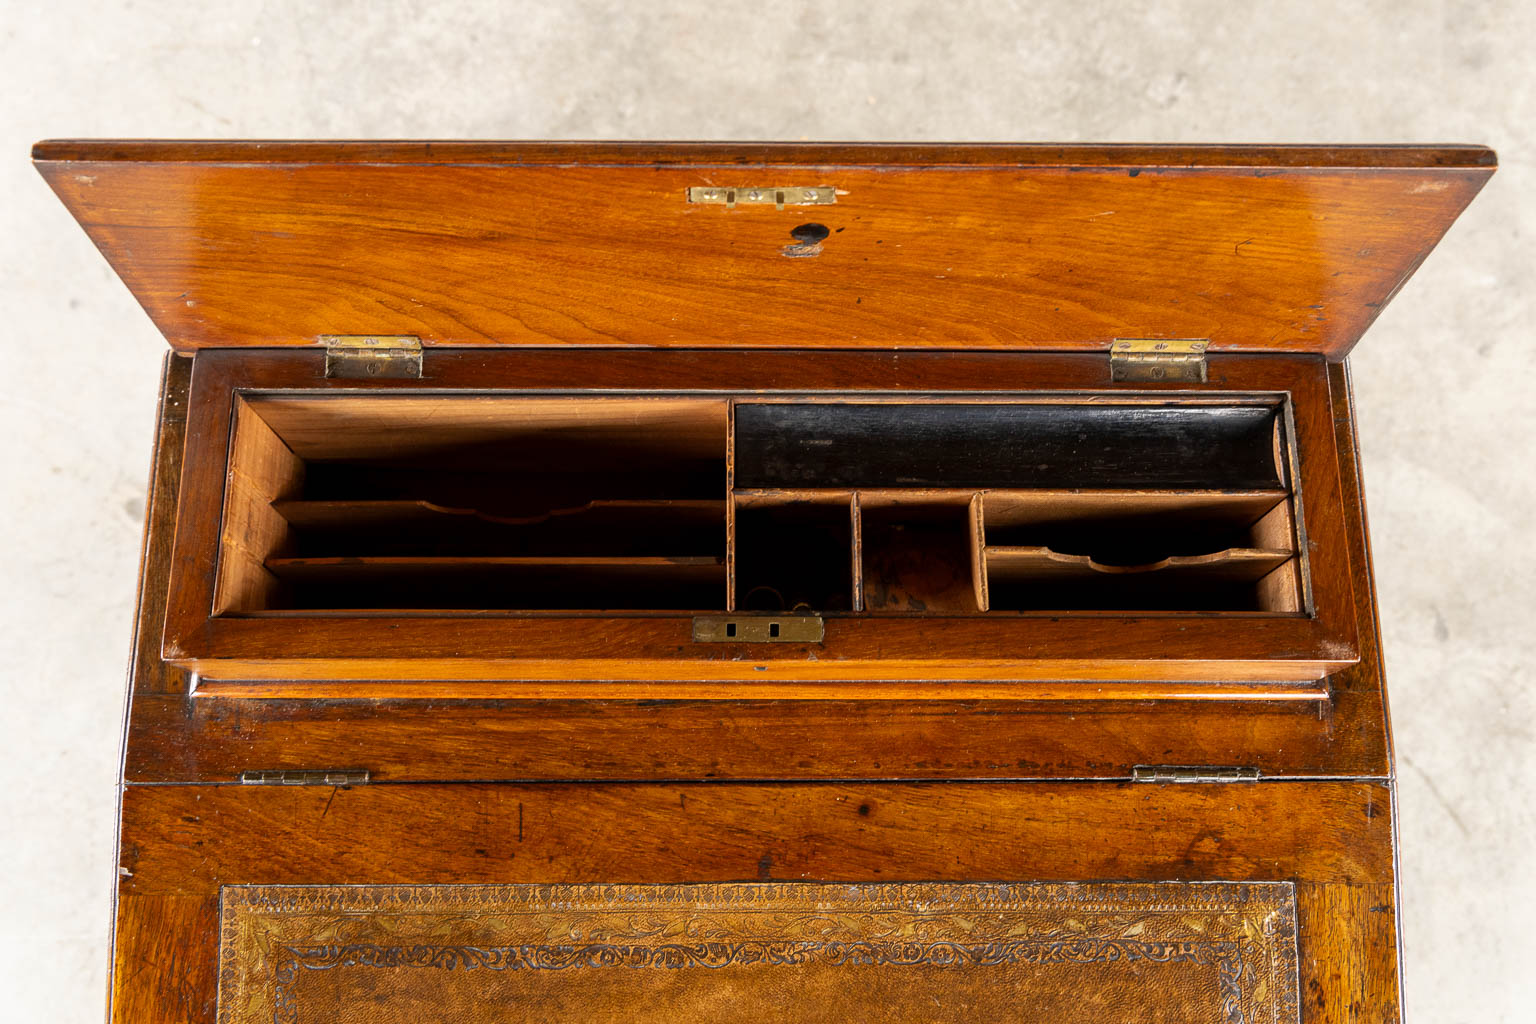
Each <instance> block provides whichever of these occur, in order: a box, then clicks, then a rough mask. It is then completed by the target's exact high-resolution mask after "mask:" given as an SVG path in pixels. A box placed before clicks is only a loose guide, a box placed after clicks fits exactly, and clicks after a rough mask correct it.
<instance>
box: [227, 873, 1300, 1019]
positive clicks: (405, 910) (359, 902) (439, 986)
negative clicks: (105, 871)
mask: <svg viewBox="0 0 1536 1024" xmlns="http://www.w3.org/2000/svg"><path fill="white" fill-rule="evenodd" d="M1295 922H1296V915H1295V904H1294V896H1293V892H1292V887H1291V885H1290V884H1289V883H1248V884H1235V883H1127V884H1072V883H1021V884H1007V883H979V884H918V883H910V884H891V885H846V884H842V885H817V884H805V883H748V884H724V885H714V884H705V885H502V886H409V887H399V886H231V887H226V888H225V889H224V890H223V918H222V939H221V943H220V952H219V970H220V974H219V1021H220V1024H255V1022H257V1021H260V1022H263V1024H265V1022H276V1024H311V1022H338V1024H363V1022H368V1024H395V1022H406V1021H420V1020H440V1021H453V1022H464V1024H468V1022H480V1021H496V1022H504V1021H541V1022H565V1021H571V1022H576V1021H581V1022H607V1021H612V1022H620V1021H674V1020H710V1021H717V1022H729V1021H740V1022H751V1024H769V1022H777V1021H784V1022H790V1021H794V1022H815V1021H826V1022H833V1021H850V1020H859V1021H871V1022H878V1021H892V1022H895V1021H913V1020H922V1021H967V1022H977V1024H980V1022H990V1021H1005V1020H1006V1021H1050V1022H1052V1024H1072V1022H1077V1021H1082V1022H1088V1021H1095V1022H1102V1021H1126V1022H1131V1021H1135V1022H1156V1021H1168V1022H1174V1021H1177V1022H1187V1024H1194V1022H1204V1021H1210V1022H1213V1024H1238V1022H1268V1024H1278V1022H1281V1021H1284V1022H1288V1024H1293V1022H1295V1021H1296V1020H1297V1019H1298V1003H1297V957H1296V924H1295Z"/></svg>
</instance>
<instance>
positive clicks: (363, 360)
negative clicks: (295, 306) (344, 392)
mask: <svg viewBox="0 0 1536 1024" xmlns="http://www.w3.org/2000/svg"><path fill="white" fill-rule="evenodd" d="M320 344H322V345H324V346H325V375H326V376H327V377H342V378H346V379H354V378H355V379H363V380H367V379H377V378H391V379H396V380H399V379H407V380H418V379H420V377H421V339H420V338H417V337H416V336H414V335H410V334H322V335H321V336H320Z"/></svg>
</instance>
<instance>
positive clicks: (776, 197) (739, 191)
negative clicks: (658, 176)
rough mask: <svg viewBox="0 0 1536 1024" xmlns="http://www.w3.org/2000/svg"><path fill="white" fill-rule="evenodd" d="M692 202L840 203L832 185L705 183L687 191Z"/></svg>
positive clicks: (742, 203) (761, 203)
mask: <svg viewBox="0 0 1536 1024" xmlns="http://www.w3.org/2000/svg"><path fill="white" fill-rule="evenodd" d="M688 201H689V202H690V203H707V204H711V205H715V206H773V207H776V208H778V209H780V210H782V209H784V207H786V206H824V205H826V204H828V203H835V202H837V189H835V188H831V187H829V186H825V185H823V186H818V187H816V188H804V187H801V186H793V187H788V186H783V185H774V186H770V187H766V188H724V187H716V186H713V185H702V186H697V187H694V188H690V189H689V190H688Z"/></svg>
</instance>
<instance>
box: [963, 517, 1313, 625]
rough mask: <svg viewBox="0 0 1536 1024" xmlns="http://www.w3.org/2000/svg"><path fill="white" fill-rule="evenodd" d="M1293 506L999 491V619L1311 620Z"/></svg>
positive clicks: (989, 578) (990, 553) (995, 531)
mask: <svg viewBox="0 0 1536 1024" xmlns="http://www.w3.org/2000/svg"><path fill="white" fill-rule="evenodd" d="M1294 502H1295V498H1294V496H1293V495H1292V494H1291V493H1290V492H1289V491H1287V490H1279V489H1272V490H1254V491H1068V492H1053V491H999V492H987V493H986V494H984V495H983V496H982V513H981V529H982V536H983V539H982V541H981V543H982V545H983V552H982V553H983V564H984V569H985V573H986V590H987V600H988V606H989V607H990V608H991V609H993V610H1024V611H1033V610H1079V611H1196V612H1211V611H1223V612H1258V613H1268V614H1297V613H1300V612H1302V611H1303V609H1304V601H1303V594H1302V586H1301V584H1302V580H1303V578H1304V573H1303V569H1302V566H1303V563H1304V558H1305V555H1304V548H1303V546H1302V545H1300V544H1299V543H1298V540H1297V531H1296V527H1295V522H1296V519H1295V516H1294V515H1293V512H1292V508H1293V505H1294Z"/></svg>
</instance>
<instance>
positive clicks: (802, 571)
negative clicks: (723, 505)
mask: <svg viewBox="0 0 1536 1024" xmlns="http://www.w3.org/2000/svg"><path fill="white" fill-rule="evenodd" d="M732 501H733V502H734V503H735V519H734V530H735V535H734V541H735V553H736V574H735V584H736V594H735V607H736V608H737V609H739V610H741V611H748V612H753V611H757V612H778V611H784V612H804V611H814V612H848V611H855V610H857V607H858V605H857V597H856V595H857V592H858V582H857V579H856V573H857V555H856V552H857V545H856V543H855V537H854V531H855V526H856V521H857V520H856V513H855V511H854V507H853V494H852V492H848V491H773V492H748V493H741V492H737V493H735V494H733V495H732Z"/></svg>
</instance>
